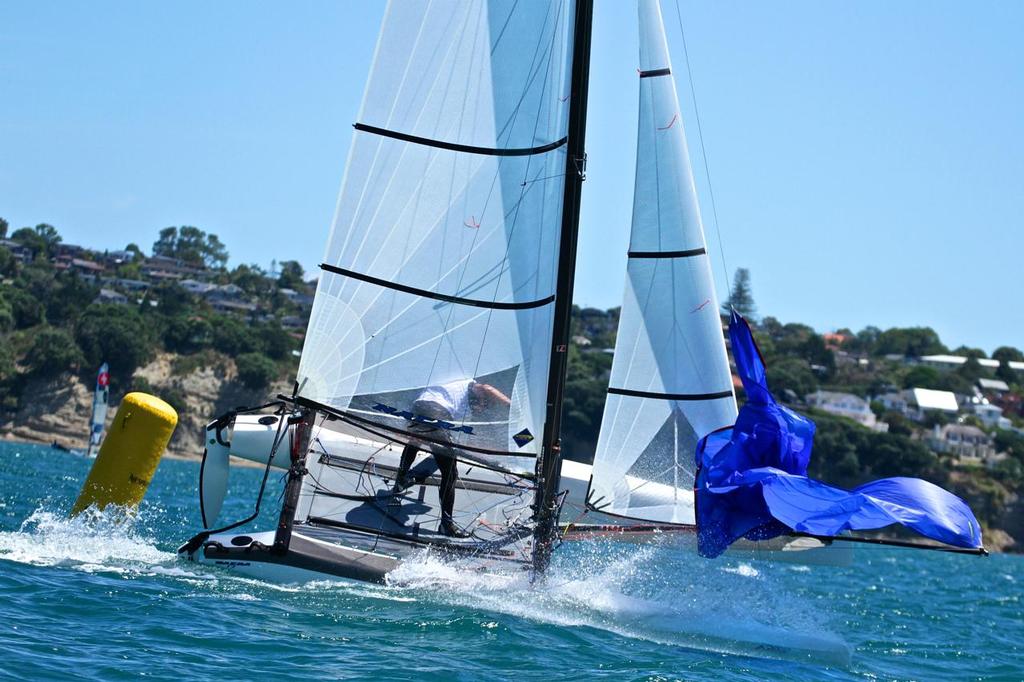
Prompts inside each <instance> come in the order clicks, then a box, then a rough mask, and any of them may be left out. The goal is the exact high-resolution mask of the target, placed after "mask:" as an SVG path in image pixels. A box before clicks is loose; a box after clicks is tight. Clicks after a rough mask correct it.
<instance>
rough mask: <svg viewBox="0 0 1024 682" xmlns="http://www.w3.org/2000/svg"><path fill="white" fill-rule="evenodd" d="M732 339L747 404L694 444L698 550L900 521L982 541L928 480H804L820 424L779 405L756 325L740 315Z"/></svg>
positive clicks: (960, 539) (975, 544)
mask: <svg viewBox="0 0 1024 682" xmlns="http://www.w3.org/2000/svg"><path fill="white" fill-rule="evenodd" d="M729 338H730V340H731V342H732V351H733V357H734V358H735V360H736V368H737V372H738V373H739V376H740V380H741V381H742V382H743V387H744V389H745V390H746V393H747V403H746V404H745V405H744V406H743V407H742V408H740V412H739V416H738V417H737V418H736V424H735V425H734V426H732V427H729V428H726V429H721V430H719V431H715V432H714V433H711V434H709V435H708V436H706V437H705V438H704V439H702V440H701V441H700V443H699V444H698V445H697V467H698V471H697V482H696V497H697V500H696V502H697V510H696V511H697V528H698V549H699V551H700V553H701V555H703V556H706V557H714V556H718V555H719V554H721V553H722V552H724V551H725V549H726V548H727V547H728V546H729V545H730V544H732V543H733V542H734V541H736V540H738V539H739V538H742V537H745V538H747V539H749V540H765V539H768V538H772V537H775V536H777V535H781V534H783V533H787V532H792V531H797V532H802V533H809V534H812V535H819V536H835V535H838V534H839V533H842V532H843V531H847V530H873V529H877V528H883V527H885V526H888V525H891V524H894V523H898V524H901V525H903V526H906V527H907V528H910V529H911V530H914V531H916V532H917V533H920V534H921V535H923V536H925V537H929V538H932V539H933V540H938V541H939V542H943V543H945V544H948V545H952V546H955V547H966V548H972V549H977V548H980V547H981V546H982V545H981V527H980V526H979V525H978V521H977V519H975V518H974V514H972V513H971V510H970V508H969V507H968V506H967V504H966V503H965V502H964V501H963V500H961V499H960V498H959V497H957V496H956V495H953V494H952V493H950V492H947V491H945V490H943V489H942V488H940V487H938V486H937V485H934V484H932V483H928V482H927V481H923V480H921V479H918V478H903V477H896V478H883V479H880V480H878V481H872V482H871V483H866V484H864V485H862V486H860V487H858V488H855V489H854V490H852V491H847V490H842V489H840V488H836V487H834V486H830V485H828V484H826V483H822V482H821V481H816V480H814V479H812V478H808V476H807V465H808V463H809V462H810V458H811V446H812V445H813V442H814V422H812V421H811V420H810V419H807V418H806V417H804V416H802V415H800V414H797V413H796V412H794V411H792V410H790V409H789V408H787V407H785V406H784V405H780V404H779V403H778V402H776V400H775V397H774V396H773V395H772V393H771V391H770V390H768V382H767V379H766V377H765V365H764V361H763V360H762V358H761V354H760V351H758V349H757V344H756V343H755V342H754V337H753V335H752V334H751V331H750V326H749V325H748V324H747V321H746V320H745V319H743V317H742V316H740V315H739V314H737V313H735V312H734V313H733V315H732V320H731V321H730V323H729Z"/></svg>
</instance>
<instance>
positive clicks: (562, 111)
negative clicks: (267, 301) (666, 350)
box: [298, 0, 573, 471]
mask: <svg viewBox="0 0 1024 682" xmlns="http://www.w3.org/2000/svg"><path fill="white" fill-rule="evenodd" d="M572 16H573V8H572V3H571V2H568V1H562V2H551V3H546V2H545V3H539V2H516V1H513V0H507V1H498V0H491V1H489V2H472V3H470V2H411V1H410V2H406V1H402V2H392V3H391V4H390V5H389V7H388V9H387V12H386V15H385V18H384V23H383V26H382V29H381V36H380V40H379V42H378V45H377V52H376V56H375V58H374V64H373V67H372V71H371V74H370V79H369V82H368V84H367V89H366V93H365V96H364V100H363V106H362V111H361V113H360V115H359V121H358V123H357V124H356V126H355V127H356V133H355V137H354V140H353V144H352V149H351V152H350V156H349V159H348V166H347V169H346V175H345V180H344V182H343V185H342V190H341V195H340V198H339V201H338V207H337V213H336V215H335V219H334V225H333V229H332V233H331V237H330V240H329V242H328V245H327V251H326V254H325V257H324V270H323V271H322V273H321V277H320V282H319V286H318V288H317V293H316V298H315V302H314V304H313V311H312V316H311V319H310V322H309V327H308V330H307V336H306V342H305V347H304V348H303V353H302V360H301V364H300V367H299V375H298V381H299V396H300V397H301V398H304V399H306V400H309V401H312V402H314V403H317V404H319V405H322V406H326V407H328V408H330V409H332V410H334V411H335V412H338V413H344V415H345V416H346V417H347V418H348V419H349V420H351V422H354V423H355V424H358V425H361V426H364V427H369V428H373V429H376V430H377V431H378V432H381V433H387V435H388V436H390V437H395V438H397V439H399V440H404V439H405V438H410V437H412V436H411V435H410V428H412V429H413V430H415V423H414V421H412V420H410V416H413V415H415V416H416V418H420V416H419V415H416V410H415V409H414V406H413V403H415V402H416V401H417V399H418V398H419V397H420V396H421V395H422V393H423V391H424V390H425V389H429V388H430V387H444V386H446V385H449V386H450V385H458V384H459V382H465V381H468V380H472V381H476V382H478V383H482V384H487V385H488V386H490V387H493V388H495V389H497V390H498V391H500V392H501V393H502V394H503V395H504V396H507V398H508V399H509V400H508V401H507V404H506V403H505V402H501V401H492V404H490V405H489V406H488V407H487V409H473V410H461V409H460V410H458V412H459V413H458V414H450V415H446V416H445V417H444V418H443V419H442V418H441V417H438V419H440V420H441V421H444V422H445V423H446V424H448V426H446V427H445V429H446V430H447V434H446V436H445V438H450V442H451V443H453V444H455V445H457V446H459V447H460V448H461V449H463V451H464V452H468V453H471V454H475V455H477V456H480V457H483V458H485V459H487V460H488V461H490V462H492V463H495V464H499V465H501V466H504V467H507V468H511V469H516V470H523V471H532V470H533V466H534V465H533V457H534V456H535V454H536V452H537V450H538V442H539V437H540V434H541V431H542V429H543V420H544V409H545V404H544V403H545V395H546V389H547V386H546V384H547V374H548V363H549V355H550V352H551V347H550V341H551V338H552V314H553V299H554V293H555V275H556V266H557V257H558V250H559V230H560V225H561V216H562V194H563V184H564V173H565V136H566V130H567V114H568V108H569V103H568V100H569V82H570V69H569V66H570V62H571V33H572V20H571V17H572ZM342 428H343V429H349V430H352V432H353V433H354V434H356V435H362V436H366V432H365V431H362V430H359V427H357V426H353V425H352V423H349V424H348V425H347V426H343V427H342ZM521 455H525V456H521Z"/></svg>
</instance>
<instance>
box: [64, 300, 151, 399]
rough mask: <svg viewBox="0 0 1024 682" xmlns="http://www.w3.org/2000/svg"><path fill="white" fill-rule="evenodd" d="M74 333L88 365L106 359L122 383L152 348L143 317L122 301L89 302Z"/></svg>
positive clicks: (149, 354)
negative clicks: (90, 303)
mask: <svg viewBox="0 0 1024 682" xmlns="http://www.w3.org/2000/svg"><path fill="white" fill-rule="evenodd" d="M75 336H76V338H77V340H78V344H79V345H80V346H81V348H82V351H83V353H84V354H85V360H86V362H87V363H88V364H89V366H93V365H95V366H97V367H98V366H99V365H100V364H101V363H103V362H109V363H110V373H111V375H112V376H114V377H117V378H119V379H122V380H125V382H126V383H127V381H128V380H130V379H131V376H132V374H134V373H135V370H136V369H137V368H138V367H140V366H142V365H144V364H145V363H147V362H149V360H150V358H151V357H152V356H153V352H154V350H155V343H154V340H153V336H152V333H151V330H150V328H149V326H148V325H147V324H146V320H145V319H143V317H142V315H140V314H139V312H138V310H136V309H135V308H132V307H128V306H123V305H101V304H93V305H90V306H89V307H88V308H86V309H85V312H84V313H83V314H82V318H81V320H79V323H78V330H77V332H76V335H75Z"/></svg>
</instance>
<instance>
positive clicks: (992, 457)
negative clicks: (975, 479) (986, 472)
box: [926, 424, 1002, 466]
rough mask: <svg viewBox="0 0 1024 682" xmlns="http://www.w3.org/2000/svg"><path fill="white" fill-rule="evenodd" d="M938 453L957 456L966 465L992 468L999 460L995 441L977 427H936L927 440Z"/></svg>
mask: <svg viewBox="0 0 1024 682" xmlns="http://www.w3.org/2000/svg"><path fill="white" fill-rule="evenodd" d="M926 442H927V443H928V447H930V448H931V449H932V450H935V451H936V452H941V453H943V454H947V455H953V456H955V457H956V458H957V459H958V460H959V461H960V462H962V463H965V464H979V463H983V464H986V465H988V466H992V465H993V464H995V463H996V462H997V461H999V459H1002V458H1001V457H999V456H998V454H997V453H996V446H995V441H993V439H992V437H991V436H989V435H988V434H987V433H985V432H984V431H982V430H981V429H979V428H978V427H977V426H969V425H967V424H946V425H945V426H936V427H935V428H934V429H933V430H932V433H931V435H930V436H929V437H928V438H927V439H926Z"/></svg>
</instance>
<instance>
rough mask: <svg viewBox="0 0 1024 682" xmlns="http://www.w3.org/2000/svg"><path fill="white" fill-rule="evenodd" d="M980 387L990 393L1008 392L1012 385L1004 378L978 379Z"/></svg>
mask: <svg viewBox="0 0 1024 682" xmlns="http://www.w3.org/2000/svg"><path fill="white" fill-rule="evenodd" d="M978 388H980V389H981V390H982V391H988V392H990V393H1006V392H1007V391H1009V390H1010V387H1009V386H1008V385H1007V384H1006V382H1005V381H1003V380H1002V379H984V378H982V379H978Z"/></svg>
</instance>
